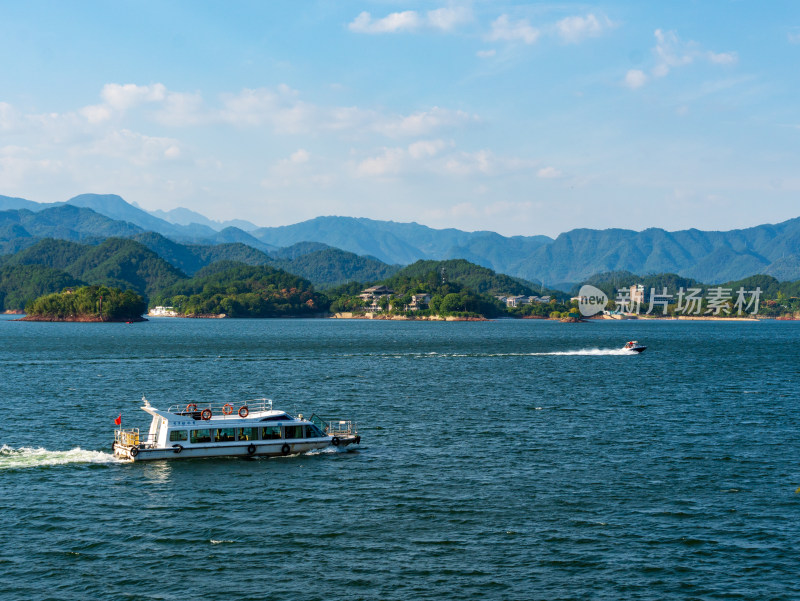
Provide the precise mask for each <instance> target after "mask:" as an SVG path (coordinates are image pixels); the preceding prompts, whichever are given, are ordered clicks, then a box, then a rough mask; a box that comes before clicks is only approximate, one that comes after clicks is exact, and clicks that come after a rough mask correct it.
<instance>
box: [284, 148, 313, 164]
mask: <svg viewBox="0 0 800 601" xmlns="http://www.w3.org/2000/svg"><path fill="white" fill-rule="evenodd" d="M309 157H310V155H309V154H308V151H307V150H305V149H303V148H300V149H298V150H296V151H295V152H293V153H292V155H291V156H290V157H289V160H290V161H291V162H292V163H295V164H299V163H307V162H308V159H309Z"/></svg>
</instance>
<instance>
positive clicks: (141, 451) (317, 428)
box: [112, 398, 361, 461]
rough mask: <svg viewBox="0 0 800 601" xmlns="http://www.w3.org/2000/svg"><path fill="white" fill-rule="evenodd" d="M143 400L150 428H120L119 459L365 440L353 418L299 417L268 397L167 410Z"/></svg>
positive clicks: (256, 453)
mask: <svg viewBox="0 0 800 601" xmlns="http://www.w3.org/2000/svg"><path fill="white" fill-rule="evenodd" d="M142 401H144V405H143V406H142V407H141V409H142V411H145V412H146V413H149V414H150V415H151V416H152V420H151V422H150V429H149V431H148V433H147V435H146V436H145V437H144V438H142V437H140V435H139V428H128V429H123V428H122V427H120V428H118V429H117V430H115V431H114V442H113V444H112V450H113V453H114V455H115V456H116V457H118V458H120V459H127V460H130V461H153V460H163V459H188V458H200V457H271V456H281V455H294V454H297V453H305V452H307V451H311V450H314V449H322V448H325V447H329V446H334V447H340V446H341V447H344V446H347V445H350V444H359V443H360V442H361V436H359V434H358V429H357V427H356V424H355V422H353V421H351V420H330V419H329V420H325V419H323V418H320V417H319V416H317V415H312V416H311V418H310V419H303V416H302V414H301V415H298V416H296V417H294V416H291V415H289V414H288V413H286V412H285V411H279V410H276V409H273V408H272V401H271V400H269V399H255V400H249V401H244V402H243V403H239V404H237V405H238V406H234V405H233V404H232V403H225V404H223V405H216V406H215V405H212V404H207V405H201V404H198V403H189V404H187V405H185V406H184V405H175V406H172V407H170V408H169V409H167V410H161V409H156V408H155V407H153V406H152V405H151V404H150V403H149V401H148V400H147V399H145V398H142Z"/></svg>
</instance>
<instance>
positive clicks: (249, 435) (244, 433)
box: [239, 428, 258, 440]
mask: <svg viewBox="0 0 800 601" xmlns="http://www.w3.org/2000/svg"><path fill="white" fill-rule="evenodd" d="M239 440H258V428H239Z"/></svg>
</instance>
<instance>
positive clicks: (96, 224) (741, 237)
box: [0, 194, 800, 290]
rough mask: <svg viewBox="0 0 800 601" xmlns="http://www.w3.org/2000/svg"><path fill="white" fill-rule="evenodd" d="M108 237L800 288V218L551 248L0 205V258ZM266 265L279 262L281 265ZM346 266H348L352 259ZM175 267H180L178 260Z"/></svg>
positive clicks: (339, 225) (584, 235)
mask: <svg viewBox="0 0 800 601" xmlns="http://www.w3.org/2000/svg"><path fill="white" fill-rule="evenodd" d="M148 232H155V233H157V234H160V235H161V236H162V237H163V238H164V240H161V239H154V238H152V236H151V235H149V234H148ZM109 236H117V237H127V238H134V239H137V240H139V241H141V242H142V243H143V244H145V246H148V248H151V249H152V250H154V251H155V252H157V253H159V254H160V256H164V255H162V254H161V252H169V251H168V250H166V248H167V247H168V246H169V242H173V243H180V244H182V245H188V246H191V247H192V248H194V250H192V253H194V255H197V254H198V253H199V254H202V251H200V250H197V248H196V247H207V246H217V245H221V244H239V245H243V246H246V247H249V248H250V249H253V250H255V251H260V252H261V253H263V254H264V255H267V256H270V255H269V254H270V253H275V252H278V253H279V252H281V251H279V250H278V249H280V248H285V247H292V246H294V245H298V244H299V243H318V244H322V245H325V246H324V247H314V246H313V245H308V244H306V245H304V246H300V247H295V250H294V251H293V252H295V253H298V252H299V253H300V255H302V254H308V253H306V252H305V250H309V249H313V250H310V252H321V251H323V250H326V249H328V247H333V248H335V249H340V251H346V252H348V253H353V254H355V255H359V256H366V257H367V259H369V261H376V260H377V261H378V262H382V263H383V264H385V265H387V266H389V265H407V264H410V263H413V262H415V261H417V260H420V259H424V260H444V259H462V258H463V259H467V260H468V261H471V262H473V263H476V264H478V265H482V266H484V267H489V268H491V269H493V270H495V271H497V272H499V273H505V274H508V275H511V276H516V277H519V278H523V279H525V280H527V281H530V282H534V283H537V284H539V283H544V284H545V285H547V286H548V287H551V288H560V289H563V290H569V289H570V288H571V287H572V286H573V285H574V284H575V283H579V282H581V281H583V280H585V279H587V278H588V277H590V276H592V275H593V274H597V273H601V272H608V271H629V272H632V273H636V274H639V275H645V274H650V273H663V272H670V273H676V274H679V275H681V276H683V277H687V278H693V279H696V280H701V281H704V282H708V283H720V282H724V281H731V280H736V279H741V278H744V277H747V276H750V275H753V274H767V275H772V276H774V277H776V278H778V279H779V280H783V281H793V280H797V279H800V218H795V219H790V220H788V221H784V222H782V223H778V224H774V225H772V224H766V225H758V226H755V227H751V228H746V229H740V230H731V231H725V232H719V231H702V230H697V229H690V230H682V231H675V232H668V231H666V230H663V229H658V228H651V229H647V230H644V231H641V232H637V231H633V230H624V229H607V230H592V229H575V230H571V231H569V232H565V233H563V234H560V235H559V236H558V237H556V238H555V239H552V238H549V237H547V236H511V237H506V236H501V235H499V234H497V233H494V232H488V231H479V232H464V231H461V230H456V229H442V230H437V229H433V228H429V227H427V226H424V225H420V224H417V223H397V222H392V221H377V220H372V219H366V218H353V217H335V216H329V217H317V218H315V219H311V220H308V221H304V222H301V223H297V224H294V225H288V226H279V227H260V228H259V227H255V226H254V225H253V224H251V223H249V222H245V221H240V220H231V221H226V222H224V223H220V222H214V221H212V220H209V219H207V218H205V217H204V216H202V215H200V214H199V213H195V212H194V211H190V210H188V209H173V210H172V211H169V212H163V211H154V212H147V211H144V210H143V209H141V208H139V207H137V206H134V205H132V204H130V203H127V202H125V200H123V199H122V198H120V197H119V196H117V195H114V194H102V195H101V194H82V195H80V196H76V197H74V198H72V199H70V200H68V201H66V202H65V203H36V202H33V201H30V200H26V199H22V198H13V197H7V196H0V251H2V252H4V253H11V252H16V251H18V250H20V249H21V248H24V247H26V246H30V245H31V244H33V243H34V242H35V241H36V240H37V239H40V238H43V237H53V238H61V239H66V240H74V241H79V240H81V241H88V240H90V239H99V238H106V237H109ZM148 236H149V237H148ZM147 240H150V242H149V243H148V242H146V241H147ZM154 246H159V247H160V248H162V250H161V251H159V250H156V249H155V248H153V247H154ZM299 249H302V250H299ZM229 251H230V252H231V253H233V255H237V256H238V255H241V254H245V255H246V254H247V253H252V250H244V249H242V248H241V247H237V250H235V251H234V250H233V249H229ZM226 252H228V251H226ZM326 252H328V254H331V252H330V251H329V250H328V251H326ZM334 254H335V253H334ZM194 255H193V256H194ZM300 255H298V256H300ZM257 257H260V255H255V254H251V256H250V259H248V260H243V259H240V258H235V259H233V258H232V260H237V261H238V260H243V262H252V261H256V260H258V259H257ZM271 258H272V260H279V257H278V256H277V255H273V256H271ZM297 258H298V257H297V256H295V257H293V260H294V259H297ZM336 258H337V259H338V258H341V257H336ZM349 259H350V260H351V262H352V257H349ZM173 260H174V261H178V262H179V260H178V259H177V257H173ZM185 260H187V261H190V263H191V261H195V263H194V264H191V265H190V264H189V263H186V264H182V265H181V266H180V268H181V269H186V270H187V273H189V272H191V271H192V270H195V271H196V269H198V268H199V267H200V266H201V265H200V263H203V262H204V261H200V262H197V259H196V258H195V259H191V260H190V259H188V258H185ZM331 260H333V257H331ZM170 263H172V264H173V265H174V266H176V267H177V266H179V265H176V263H175V262H173V261H170ZM373 267H378V264H377V263H373V264H371V267H370V269H371V268H373ZM334 271H336V270H335V268H334Z"/></svg>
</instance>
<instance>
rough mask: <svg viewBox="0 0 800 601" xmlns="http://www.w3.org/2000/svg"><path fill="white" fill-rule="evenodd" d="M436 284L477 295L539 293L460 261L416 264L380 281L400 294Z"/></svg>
mask: <svg viewBox="0 0 800 601" xmlns="http://www.w3.org/2000/svg"><path fill="white" fill-rule="evenodd" d="M439 281H444V282H449V283H455V284H458V285H459V286H462V287H463V288H466V289H469V290H472V291H473V292H477V293H479V294H504V295H519V294H525V295H528V296H531V295H536V294H539V293H540V289H539V288H535V289H534V287H533V286H532V285H530V284H528V283H523V282H521V281H520V280H518V279H516V278H512V277H510V276H507V275H505V274H502V273H495V272H494V271H493V270H491V269H489V268H487V267H481V266H480V265H475V264H474V263H470V262H469V261H466V260H464V259H451V260H449V261H417V262H416V263H414V264H412V265H409V266H408V267H404V268H403V269H401V270H400V271H398V272H397V273H396V274H395V275H394V276H392V277H390V278H387V279H385V280H383V283H385V284H386V285H387V286H389V287H391V288H395V289H400V290H404V289H405V288H407V287H408V286H409V285H411V284H412V282H425V283H426V284H428V285H430V286H435V285H436V282H439Z"/></svg>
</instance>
